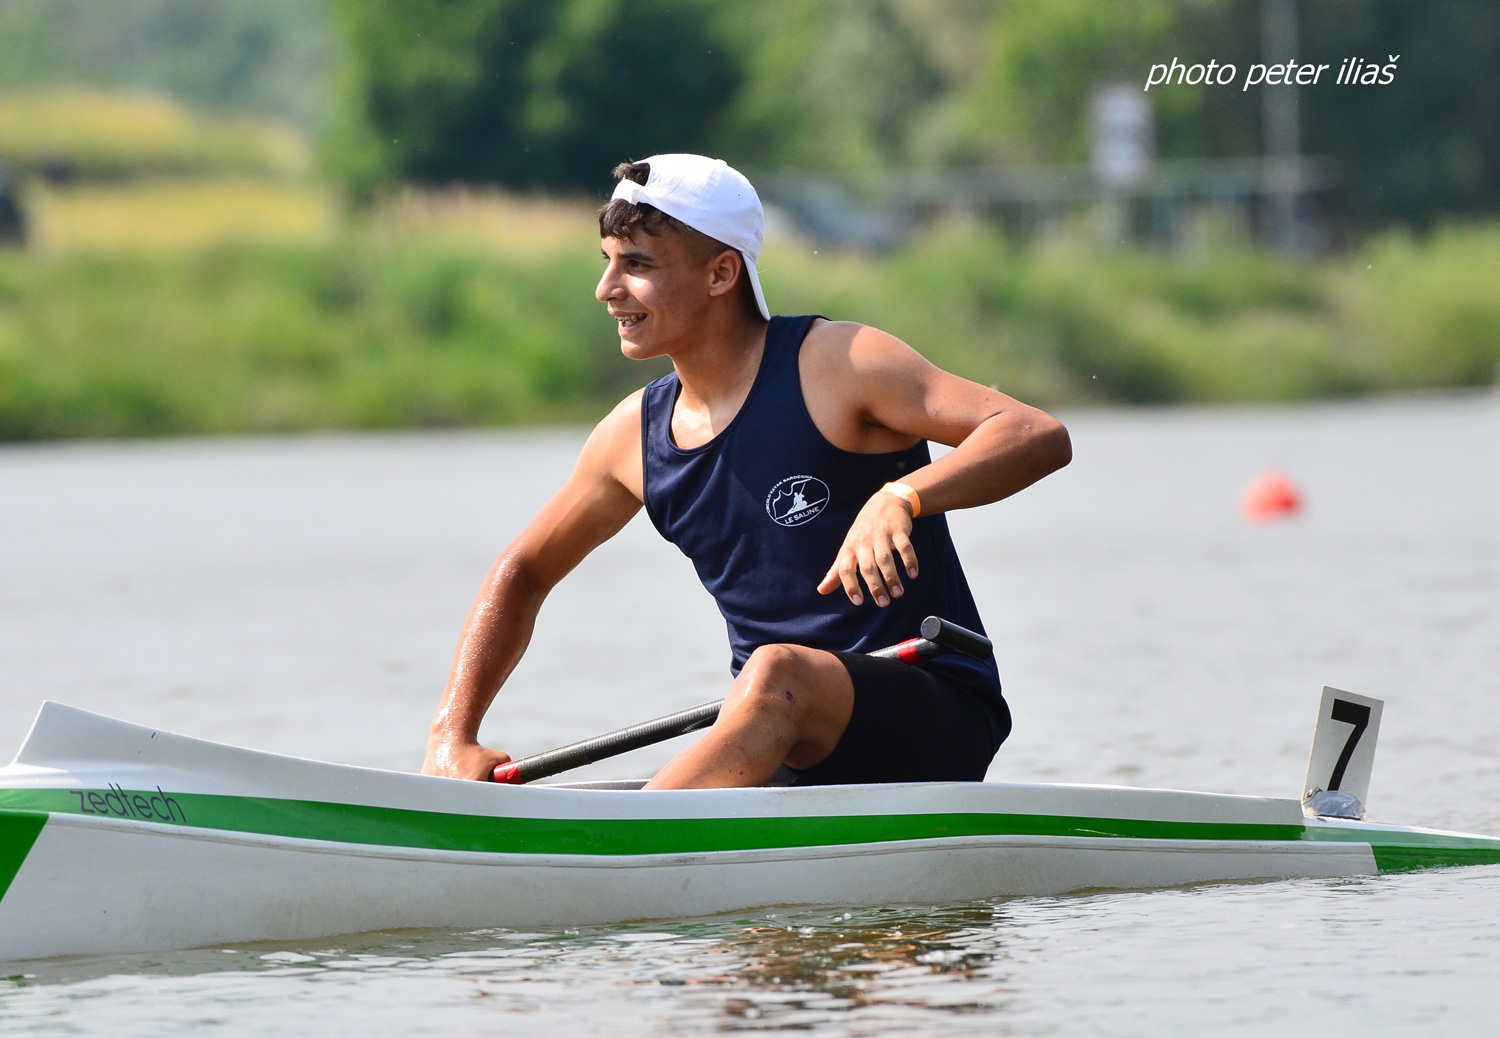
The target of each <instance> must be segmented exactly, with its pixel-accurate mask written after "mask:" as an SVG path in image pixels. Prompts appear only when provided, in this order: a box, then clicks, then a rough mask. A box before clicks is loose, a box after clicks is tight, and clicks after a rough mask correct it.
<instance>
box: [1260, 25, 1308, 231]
mask: <svg viewBox="0 0 1500 1038" xmlns="http://www.w3.org/2000/svg"><path fill="white" fill-rule="evenodd" d="M1260 26H1261V50H1262V53H1263V54H1264V60H1265V63H1266V64H1267V65H1271V64H1284V63H1285V62H1287V61H1290V60H1292V59H1293V58H1295V57H1296V56H1297V0H1261V5H1260ZM1262 90H1263V92H1262V94H1261V97H1262V109H1261V120H1262V123H1261V127H1262V128H1261V136H1262V138H1263V142H1264V151H1265V155H1266V159H1267V174H1268V179H1269V184H1268V187H1269V188H1270V193H1269V202H1270V230H1271V240H1272V241H1274V242H1275V243H1276V244H1277V245H1278V246H1279V247H1280V248H1282V249H1285V250H1287V251H1288V252H1292V251H1296V250H1297V249H1298V248H1300V246H1301V244H1302V241H1301V238H1302V235H1301V229H1300V227H1299V226H1298V222H1297V196H1298V194H1299V189H1300V184H1299V182H1298V181H1299V179H1300V178H1299V176H1298V174H1299V172H1300V170H1299V167H1300V162H1299V156H1298V153H1299V151H1300V150H1301V147H1300V143H1299V140H1298V138H1299V137H1300V129H1299V127H1298V125H1297V87H1296V86H1295V84H1291V83H1288V84H1285V85H1278V86H1268V87H1264V88H1262Z"/></svg>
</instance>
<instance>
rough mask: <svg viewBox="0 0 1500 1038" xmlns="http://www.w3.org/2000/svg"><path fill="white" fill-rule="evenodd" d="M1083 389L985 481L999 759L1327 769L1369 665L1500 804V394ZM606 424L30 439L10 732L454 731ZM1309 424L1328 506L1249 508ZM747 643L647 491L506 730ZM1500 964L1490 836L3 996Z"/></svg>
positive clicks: (460, 1022) (1323, 994) (207, 1010)
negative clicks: (1395, 851)
mask: <svg viewBox="0 0 1500 1038" xmlns="http://www.w3.org/2000/svg"><path fill="white" fill-rule="evenodd" d="M1064 417H1065V418H1066V419H1067V420H1068V423H1069V426H1070V428H1071V430H1072V432H1073V435H1074V445H1075V453H1076V460H1075V462H1074V464H1073V466H1072V467H1070V468H1069V469H1067V470H1064V471H1063V472H1062V473H1059V474H1058V475H1056V476H1054V477H1052V478H1051V479H1049V480H1048V481H1046V482H1044V483H1043V484H1041V485H1039V486H1037V487H1035V488H1033V489H1031V490H1028V491H1026V492H1025V493H1023V494H1022V495H1020V496H1019V497H1017V498H1016V499H1015V500H1013V501H1010V502H1005V503H1002V504H1000V505H998V506H994V507H991V508H988V509H984V510H981V511H979V512H974V513H966V514H960V515H956V516H954V517H953V527H954V532H955V538H956V539H957V541H958V543H959V548H960V552H961V554H962V555H963V557H964V559H965V564H966V567H967V569H968V572H969V577H970V581H971V583H972V584H973V585H974V589H975V593H976V596H977V597H978V599H979V603H980V607H981V610H982V612H983V613H984V615H985V617H986V622H987V624H988V626H989V628H990V633H991V634H992V635H993V636H994V638H995V641H996V644H997V649H998V652H999V656H1000V661H1001V673H1002V676H1003V677H1004V679H1005V683H1006V689H1007V694H1008V696H1009V698H1010V702H1011V705H1012V709H1013V711H1014V712H1015V715H1016V732H1015V735H1014V736H1013V737H1012V738H1011V740H1010V742H1009V743H1007V745H1006V746H1005V747H1004V748H1003V749H1002V751H1001V753H1000V756H999V757H998V758H997V760H996V762H995V765H994V766H993V768H992V769H991V772H990V777H991V778H992V779H997V780H1031V779H1035V780H1044V781H1078V782H1099V781H1102V782H1123V783H1127V784H1132V785H1144V786H1175V787H1185V788H1192V789H1206V790H1214V791H1225V792H1235V793H1254V794H1265V795H1274V796H1291V795H1295V794H1296V793H1297V792H1298V791H1299V789H1300V783H1301V779H1302V772H1303V769H1304V767H1305V763H1306V753H1307V746H1308V742H1309V740H1310V738H1311V726H1312V718H1313V712H1314V709H1315V707H1316V703H1317V692H1318V688H1319V686H1320V685H1322V684H1324V683H1327V684H1333V685H1337V686H1339V687H1342V688H1347V689H1350V690H1353V691H1358V692H1364V693H1366V694H1370V695H1374V696H1378V697H1381V698H1384V699H1385V700H1386V701H1387V707H1386V714H1385V720H1384V730H1383V731H1382V733H1381V745H1380V750H1379V753H1378V754H1377V758H1376V765H1375V775H1374V780H1373V782H1372V786H1371V804H1370V808H1371V812H1372V814H1373V815H1374V816H1375V817H1377V818H1380V819H1384V820H1389V821H1395V822H1402V823H1410V824H1428V825H1436V826H1440V827H1448V828H1457V829H1464V830H1470V831H1481V832H1500V798H1497V795H1496V794H1497V793H1500V763H1497V759H1500V758H1497V754H1496V752H1495V747H1497V746H1500V699H1497V694H1500V399H1496V398H1495V397H1493V396H1488V395H1486V396H1475V397H1459V398H1437V399H1428V400H1396V401H1380V402H1373V403H1359V404H1345V405H1328V406H1317V407H1308V408H1296V409H1266V410H1259V409H1246V410H1220V411H1209V410H1179V411H1157V412H1090V413H1081V414H1077V415H1072V416H1064ZM581 440H582V433H581V432H580V431H574V430H564V431H556V432H540V433H522V434H482V435H481V434H455V435H402V436H368V437H328V438H322V437H320V438H311V439H300V438H299V439H276V440H236V441H194V442H173V443H148V444H122V445H83V446H48V447H25V448H6V449H3V450H0V747H14V746H16V745H19V743H20V740H21V738H22V737H23V736H24V734H25V731H26V728H27V726H28V725H29V723H30V719H31V717H32V715H33V713H34V712H35V709H36V706H37V704H38V703H39V702H40V701H41V700H42V699H46V698H50V699H57V700H61V701H63V702H67V703H71V704H73V705H76V706H81V707H85V708H88V709H93V710H99V711H102V712H105V713H109V714H112V715H115V716H119V717H122V718H125V719H128V720H133V721H138V722H141V723H147V724H151V725H155V726H159V727H162V728H167V729H171V730H175V731H180V732H184V733H186V734H191V735H196V736H202V737H206V738H210V739H217V740H222V741H226V742H233V743H238V744H241V745H248V746H253V747H256V748H260V749H266V750H274V751H278V752H285V753H294V754H299V755H303V756H311V757H319V758H323V759H329V760H335V761H341V762H346V763H351V764H361V765H370V766H376V767H386V768H397V769H407V770H411V769H415V768H416V767H417V766H418V765H419V763H420V761H421V753H422V746H423V739H424V731H425V726H426V722H427V720H428V717H429V716H430V713H431V710H432V708H433V705H434V704H435V702H436V697H437V694H438V692H439V691H440V689H441V686H442V682H443V678H444V676H445V673H446V670H447V662H448V657H449V655H450V654H451V652H452V647H453V643H454V639H455V636H456V634H457V631H458V628H459V626H460V624H461V623H462V621H463V616H464V613H465V612H466V610H467V608H468V603H469V600H470V598H471V596H472V594H473V592H474V590H475V588H476V586H477V584H478V582H479V580H480V578H481V577H482V575H483V573H484V571H485V570H486V568H487V567H488V565H489V563H490V562H491V561H492V559H493V556H494V554H495V553H496V551H497V550H498V549H499V548H500V547H501V546H502V545H503V544H504V542H505V541H506V540H507V539H508V538H509V537H510V536H511V535H513V534H514V533H515V532H516V531H517V530H518V529H519V527H520V525H521V524H522V523H524V521H525V520H526V519H527V518H528V517H529V516H530V514H531V513H532V512H533V511H534V509H535V508H536V507H537V506H538V505H539V504H540V503H541V501H542V500H544V499H545V497H546V496H547V494H548V493H550V492H551V490H552V489H554V488H555V486H556V484H557V483H558V482H559V481H560V480H561V479H562V478H563V476H564V475H565V474H566V472H567V471H568V469H569V467H570V465H571V463H572V459H573V457H574V455H575V454H576V451H577V449H578V446H579V445H580V443H581ZM1271 467H1279V468H1282V469H1284V470H1285V471H1287V472H1288V473H1289V474H1290V475H1291V476H1292V478H1293V479H1294V480H1295V481H1297V482H1298V483H1299V484H1300V485H1301V486H1302V487H1303V489H1304V490H1305V492H1306V495H1307V500H1308V508H1307V510H1306V511H1305V513H1304V514H1303V515H1302V516H1301V517H1300V518H1298V519H1296V520H1294V521H1290V522H1284V523H1278V524H1271V525H1267V526H1262V527H1254V526H1250V525H1248V524H1246V523H1245V522H1244V521H1243V520H1242V519H1240V518H1239V515H1238V512H1237V500H1238V496H1239V493H1240V491H1241V490H1242V488H1243V486H1244V484H1245V483H1247V482H1248V481H1249V480H1250V479H1251V478H1252V477H1254V476H1255V475H1257V474H1258V473H1259V472H1261V471H1263V470H1265V469H1267V468H1271ZM726 663H727V649H726V647H725V643H724V635H723V629H722V622H721V621H720V619H719V617H718V615H717V613H716V612H715V610H714V608H713V605H712V603H711V602H710V601H709V600H708V599H707V597H706V596H705V595H704V593H703V592H702V590H701V589H700V588H698V586H697V585H696V582H695V580H694V577H693V574H692V571H691V568H690V567H689V565H688V564H687V562H686V561H685V560H684V559H683V558H682V557H681V556H680V555H678V554H677V553H676V550H675V549H673V548H671V547H670V546H668V545H665V544H663V543H661V542H660V541H659V540H658V539H657V538H656V535H655V534H654V532H653V531H652V530H651V529H650V527H649V525H647V524H646V523H645V522H644V521H643V520H637V521H636V522H634V523H632V524H631V526H630V527H628V528H627V529H626V531H625V532H624V533H623V534H622V535H621V536H620V537H619V538H617V539H616V540H615V541H614V542H612V543H611V544H609V545H607V546H605V547H604V548H602V549H601V550H600V551H598V552H597V553H596V554H595V555H594V556H593V557H591V558H590V559H589V560H588V561H587V562H586V563H585V564H584V565H583V566H582V567H581V568H580V570H579V572H578V573H577V574H575V575H574V576H573V577H572V578H570V579H569V580H568V581H567V582H565V583H564V584H563V585H562V586H561V587H559V589H558V590H557V591H556V592H555V593H554V595H553V597H552V599H551V600H550V601H549V603H548V605H547V607H546V608H545V609H544V611H543V614H542V618H541V622H540V624H539V627H538V631H537V636H536V639H535V641H534V643H533V647H532V650H531V652H530V654H529V655H528V657H527V659H526V660H525V661H524V662H523V664H522V665H521V667H520V668H519V669H518V670H517V672H516V674H515V676H514V677H513V679H512V681H511V684H510V685H509V686H508V687H507V689H506V690H505V691H504V692H503V693H502V698H501V700H500V701H499V702H498V704H497V706H496V708H495V709H494V710H493V711H492V716H491V718H490V720H489V722H488V723H487V726H486V730H485V735H486V738H488V739H489V740H490V741H492V742H493V743H495V744H498V745H500V746H503V747H504V748H506V749H509V750H511V751H512V752H517V753H527V752H532V751H535V750H539V749H543V748H546V747H549V746H552V745H555V744H558V743H562V742H567V741H571V740H573V739H576V738H580V737H582V736H584V735H588V734H593V733H595V732H599V731H604V730H606V729H608V728H611V727H616V726H619V725H621V724H625V723H628V722H631V721H634V720H639V719H641V718H644V717H648V716H651V715H653V714H656V713H661V712H665V711H668V710H672V709H675V708H678V707H682V706H689V705H693V704H696V703H698V702H701V701H704V700H706V699H710V698H714V697H715V696H717V695H720V694H722V691H723V688H724V685H725V681H726V678H725V675H726V669H725V668H726ZM671 752H673V747H672V746H664V747H656V748H652V749H648V750H643V751H640V752H638V753H637V754H634V755H631V756H627V757H623V758H619V759H617V760H614V761H609V762H605V763H603V764H600V765H596V766H594V767H593V768H592V769H589V771H587V772H580V773H578V774H579V777H581V778H582V777H596V778H604V777H613V776H621V775H641V774H647V773H649V772H650V771H651V770H652V769H653V768H655V767H656V766H658V765H659V764H660V763H661V762H662V761H664V760H665V759H666V758H667V756H669V755H670V753H671ZM101 881H102V882H108V881H110V878H109V877H108V869H107V866H106V865H104V864H103V863H101ZM1497 969H1500V868H1477V869H1464V870H1448V871H1437V872H1429V873H1421V874H1412V875H1406V876H1396V877H1383V878H1362V879H1353V880H1338V881H1326V880H1319V881H1294V882H1283V883H1268V884H1259V885H1226V886H1207V887H1199V888H1193V889H1187V890H1169V891H1158V892H1147V893H1138V892H1105V893H1097V894H1090V895H1083V896H1074V897H1063V898H1023V899H1013V900H998V901H994V902H986V903H980V904H967V905H945V906H923V905H919V906H871V907H869V908H867V909H864V910H861V911H856V912H848V913H846V912H844V911H842V910H838V911H835V910H833V909H823V910H817V909H809V910H795V911H787V910H779V911H778V910H768V911H765V912H760V913H756V914H754V915H752V916H749V917H745V916H735V917H724V918H715V919H703V920H689V921H672V922H663V923H651V924H635V925H628V926H617V927H609V928H603V929H589V930H582V931H579V930H558V931H555V932H546V933H515V932H509V931H478V932H469V933H464V932H447V931H438V932H434V931H421V932H393V933H376V934H363V935H358V936H354V937H343V938H327V939H322V940H318V941H310V942H295V943H278V944H264V945H243V946H234V947H229V948H213V949H205V950H198V951H191V952H182V953H173V954H166V955H163V954H155V955H149V956H133V957H123V958H110V959H72V960H60V961H56V962H51V963H42V964H36V963H32V964H25V965H24V966H20V965H18V966H16V967H15V968H14V969H13V970H11V971H10V972H13V973H14V974H15V976H13V977H12V978H11V979H10V980H9V981H8V982H0V1033H28V1034H34V1033H58V1034H68V1033H111V1034H143V1035H145V1034H151V1035H156V1034H178V1033H195V1034H197V1033H215V1032H219V1033H236V1034H237V1033H262V1032H277V1033H305V1034H315V1033H316V1034H326V1033H360V1034H407V1033H412V1032H416V1031H433V1030H441V1031H453V1032H459V1031H463V1032H467V1033H476V1034H499V1033H510V1032H513V1031H515V1030H516V1029H518V1028H526V1029H528V1030H533V1029H545V1031H546V1032H547V1033H554V1034H594V1033H598V1034H609V1035H632V1034H655V1033H660V1032H664V1031H671V1032H675V1033H680V1034H699V1033H709V1032H714V1033H717V1032H723V1031H738V1030H750V1031H755V1030H778V1029H788V1030H796V1031H800V1032H808V1033H813V1034H886V1033H893V1032H896V1031H902V1030H912V1031H916V1032H920V1033H931V1034H970V1033H973V1034H1007V1033H1015V1034H1034V1033H1080V1032H1081V1033H1108V1034H1146V1033H1160V1032H1163V1031H1168V1032H1176V1031H1210V1030H1211V1031H1213V1032H1215V1033H1223V1032H1228V1033H1240V1032H1242V1033H1268V1032H1271V1031H1281V1030H1285V1029H1287V1028H1290V1027H1295V1028H1297V1029H1298V1030H1299V1031H1313V1030H1319V1031H1324V1032H1331V1033H1335V1034H1342V1033H1364V1034H1368V1033H1405V1032H1408V1031H1411V1030H1414V1029H1416V1028H1419V1027H1423V1028H1430V1027H1433V1026H1436V1027H1437V1028H1438V1029H1439V1030H1442V1031H1444V1032H1446V1033H1467V1032H1475V1033H1479V1032H1482V1031H1488V1030H1489V1029H1490V1028H1491V1027H1492V1026H1493V1009H1492V999H1491V996H1490V994H1489V992H1490V989H1491V987H1492V983H1493V981H1492V978H1493V977H1494V976H1495V974H1496V972H1497ZM0 972H5V971H3V970H0Z"/></svg>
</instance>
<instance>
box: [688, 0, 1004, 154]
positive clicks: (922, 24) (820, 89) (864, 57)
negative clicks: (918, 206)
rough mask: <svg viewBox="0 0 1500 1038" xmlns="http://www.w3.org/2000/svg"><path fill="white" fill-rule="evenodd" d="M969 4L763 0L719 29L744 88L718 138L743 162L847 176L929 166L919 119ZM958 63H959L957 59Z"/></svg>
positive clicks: (971, 13)
mask: <svg viewBox="0 0 1500 1038" xmlns="http://www.w3.org/2000/svg"><path fill="white" fill-rule="evenodd" d="M979 7H980V5H976V4H974V3H953V2H952V0H947V2H941V0H940V2H932V0H927V2H922V0H917V2H911V0H907V2H902V0H825V2H822V3H815V4H814V3H807V2H806V0H761V2H759V3H756V4H753V5H752V4H740V5H727V6H725V7H724V8H722V9H721V10H720V11H719V12H718V21H717V26H718V29H719V31H720V33H721V35H722V36H723V37H725V38H726V39H727V40H729V41H731V45H732V46H733V47H734V50H735V53H736V55H737V57H738V58H739V60H740V61H741V62H742V63H743V66H744V70H745V71H744V85H743V87H742V88H741V90H740V92H739V94H738V96H737V97H736V98H735V100H734V104H733V105H732V106H731V107H730V108H729V110H728V111H727V112H726V116H727V117H726V120H725V123H724V125H723V126H722V127H721V128H720V130H719V132H718V134H717V140H718V141H719V142H721V143H722V146H723V147H724V149H725V150H726V151H733V152H735V153H737V154H739V155H741V156H743V158H742V161H744V162H745V164H746V165H747V166H748V167H750V168H758V169H769V170H789V169H790V170H816V171H832V172H842V173H851V172H858V171H861V170H870V169H880V168H885V167H889V166H892V165H895V166H906V165H912V164H924V163H932V162H934V161H935V159H936V158H940V157H941V156H940V155H938V154H937V153H935V152H934V151H932V150H931V149H924V148H923V147H922V146H921V143H920V142H921V141H922V139H923V131H922V129H921V128H922V127H923V126H924V125H926V124H927V122H928V119H929V118H930V117H931V116H932V115H933V113H934V106H935V104H936V103H937V102H939V101H940V100H941V98H942V97H943V96H944V94H945V92H946V91H947V89H948V88H949V86H950V83H949V79H948V75H947V74H946V73H948V72H950V71H951V66H950V69H945V68H944V66H943V61H942V55H941V54H940V50H941V47H942V45H943V43H945V42H947V40H946V38H945V33H946V31H947V30H949V29H951V28H952V27H953V26H954V25H955V23H958V24H965V23H972V21H973V20H974V18H975V16H976V15H977V13H978V11H979ZM961 62H962V59H959V61H958V62H956V63H959V64H961Z"/></svg>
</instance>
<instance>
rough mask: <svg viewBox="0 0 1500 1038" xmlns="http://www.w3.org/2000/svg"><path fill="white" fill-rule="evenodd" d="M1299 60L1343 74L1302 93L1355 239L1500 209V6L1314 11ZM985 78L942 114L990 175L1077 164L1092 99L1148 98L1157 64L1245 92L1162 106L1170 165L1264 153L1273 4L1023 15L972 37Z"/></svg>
mask: <svg viewBox="0 0 1500 1038" xmlns="http://www.w3.org/2000/svg"><path fill="white" fill-rule="evenodd" d="M1298 12H1299V19H1300V32H1299V44H1298V54H1299V57H1300V58H1301V60H1303V61H1314V62H1318V63H1324V64H1328V65H1330V66H1331V68H1330V70H1329V72H1327V73H1325V74H1324V77H1323V79H1322V81H1321V82H1320V83H1319V84H1318V85H1317V86H1309V87H1303V88H1301V90H1300V91H1299V95H1298V105H1299V108H1300V110H1301V124H1302V133H1301V147H1302V151H1303V152H1304V153H1305V154H1310V155H1331V156H1333V157H1334V158H1335V159H1337V160H1338V161H1339V168H1340V177H1341V180H1340V183H1339V185H1338V187H1337V188H1336V189H1335V191H1334V193H1333V195H1332V197H1331V200H1330V201H1331V203H1332V205H1333V206H1334V208H1335V210H1336V211H1337V215H1338V216H1339V217H1340V218H1341V220H1342V222H1343V223H1345V224H1346V225H1349V226H1353V227H1361V226H1363V227H1369V226H1376V225H1381V224H1385V223H1389V222H1391V221H1405V222H1411V223H1417V224H1421V223H1426V222H1429V221H1431V220H1433V219H1435V218H1437V217H1439V216H1441V215H1443V214H1447V213H1479V212H1490V213H1493V212H1495V211H1496V210H1497V208H1500V3H1495V2H1494V0H1430V2H1428V3H1424V4H1412V3H1410V2H1408V0H1302V2H1301V3H1299V4H1298ZM976 32H980V33H981V36H982V39H983V40H984V54H983V56H982V58H981V59H980V60H979V61H978V63H977V69H978V71H977V72H976V73H975V74H974V75H973V76H972V77H971V78H970V79H969V80H968V81H967V82H966V83H964V84H963V85H962V86H961V87H960V88H959V89H958V90H956V91H955V92H954V93H953V94H952V95H951V97H950V98H949V99H947V101H946V102H945V104H946V105H947V106H948V107H949V110H950V112H951V113H954V114H953V116H952V118H951V119H950V123H951V125H953V126H954V127H955V132H954V138H955V143H954V146H953V148H954V150H956V151H967V152H969V153H973V154H977V155H981V156H983V157H985V158H987V159H989V160H992V161H993V160H1009V159H1014V158H1016V157H1017V156H1023V157H1025V158H1029V159H1035V160H1043V161H1074V162H1076V161H1080V160H1081V159H1082V158H1083V156H1084V153H1085V148H1086V140H1085V136H1084V133H1085V128H1086V124H1085V120H1084V118H1083V114H1084V113H1085V111H1086V110H1087V104H1088V97H1089V94H1090V92H1091V91H1092V90H1093V89H1094V87H1095V86H1096V85H1098V84H1099V83H1101V82H1103V81H1106V80H1111V79H1119V80H1124V81H1127V82H1133V83H1137V84H1141V85H1144V83H1145V77H1146V73H1147V71H1148V69H1149V68H1150V66H1151V64H1152V63H1155V62H1170V61H1171V60H1172V58H1173V57H1178V58H1180V59H1181V60H1182V61H1183V62H1184V63H1194V62H1206V61H1208V60H1210V59H1213V60H1216V61H1219V62H1221V63H1222V62H1233V63H1235V65H1236V66H1237V69H1238V75H1239V82H1238V83H1237V84H1236V85H1235V86H1232V87H1231V86H1223V87H1205V86H1185V85H1178V86H1172V87H1158V88H1156V89H1153V90H1152V91H1151V93H1150V99H1151V103H1152V106H1153V108H1154V109H1155V115H1156V121H1157V142H1158V148H1159V152H1160V154H1161V155H1162V156H1163V157H1164V158H1195V157H1214V156H1237V155H1256V154H1260V153H1261V151H1262V142H1261V126H1262V124H1261V109H1260V106H1261V100H1262V97H1261V92H1260V90H1258V89H1255V88H1252V89H1250V90H1248V91H1246V90H1243V89H1241V86H1242V85H1243V80H1244V75H1245V71H1246V69H1247V68H1248V67H1249V65H1250V64H1252V63H1254V62H1258V61H1262V60H1263V58H1262V56H1261V0H1011V2H1009V3H1007V4H1004V5H995V6H994V7H992V8H991V9H990V12H989V14H988V17H987V20H986V23H985V24H984V25H983V26H982V28H981V27H979V26H976ZM1390 55H1400V61H1399V63H1398V70H1397V72H1396V78H1395V81H1394V82H1393V83H1391V84H1389V85H1386V86H1340V85H1337V84H1335V83H1334V82H1333V81H1332V78H1333V77H1334V76H1336V74H1337V69H1338V67H1339V64H1340V62H1342V60H1343V59H1344V58H1346V57H1351V56H1359V57H1363V58H1364V59H1365V60H1367V61H1373V62H1376V63H1378V64H1385V63H1386V61H1387V59H1388V56H1390Z"/></svg>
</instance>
